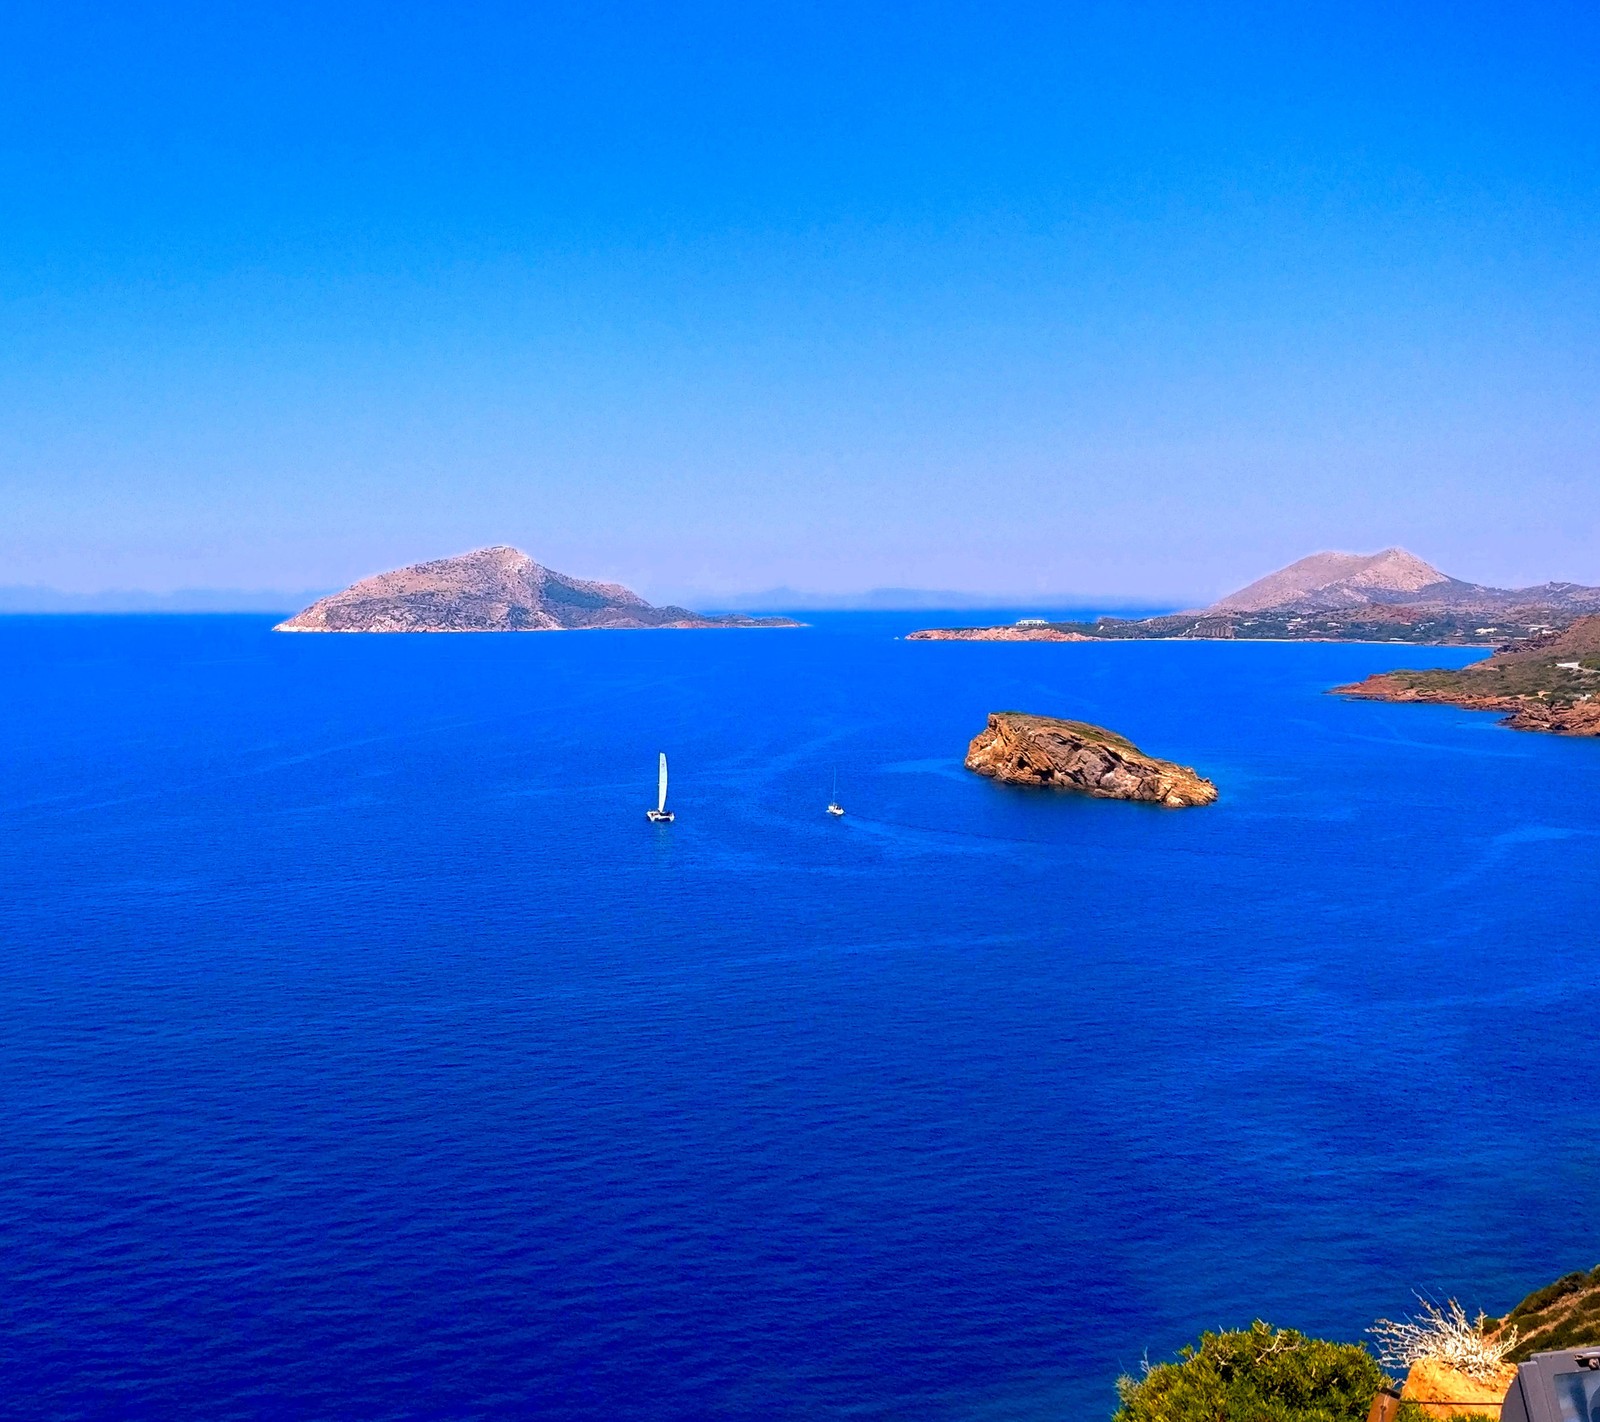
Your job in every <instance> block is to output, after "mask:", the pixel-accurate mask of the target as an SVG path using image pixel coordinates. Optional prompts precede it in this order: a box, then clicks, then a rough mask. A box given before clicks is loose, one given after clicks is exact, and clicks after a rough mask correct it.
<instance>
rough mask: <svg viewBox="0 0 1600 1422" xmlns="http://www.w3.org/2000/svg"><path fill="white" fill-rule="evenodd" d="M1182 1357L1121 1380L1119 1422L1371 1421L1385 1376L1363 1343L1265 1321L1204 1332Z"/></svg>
mask: <svg viewBox="0 0 1600 1422" xmlns="http://www.w3.org/2000/svg"><path fill="white" fill-rule="evenodd" d="M1178 1357H1179V1361H1177V1362H1175V1363H1160V1364H1158V1365H1157V1366H1155V1367H1152V1368H1150V1369H1149V1370H1148V1371H1147V1372H1146V1373H1145V1375H1144V1376H1143V1377H1142V1378H1123V1379H1121V1380H1120V1381H1119V1382H1118V1384H1117V1391H1118V1393H1119V1394H1120V1395H1121V1398H1122V1405H1121V1406H1120V1407H1119V1408H1118V1409H1117V1411H1116V1416H1115V1422H1366V1416H1367V1411H1368V1409H1369V1408H1370V1407H1371V1406H1372V1399H1373V1398H1374V1397H1376V1396H1377V1395H1378V1389H1379V1388H1380V1387H1382V1386H1383V1385H1384V1384H1385V1382H1386V1381H1387V1379H1386V1378H1385V1377H1384V1375H1383V1370H1382V1369H1381V1368H1380V1367H1379V1366H1378V1362H1377V1359H1376V1358H1374V1357H1373V1356H1372V1354H1371V1353H1369V1352H1367V1350H1366V1349H1365V1348H1364V1347H1362V1346H1361V1344H1359V1343H1330V1342H1327V1341H1326V1340H1325V1339H1321V1338H1307V1337H1306V1336H1305V1334H1303V1333H1296V1332H1295V1331H1294V1330H1293V1329H1292V1328H1284V1329H1276V1328H1272V1327H1271V1326H1269V1325H1268V1324H1265V1323H1262V1322H1261V1321H1260V1320H1257V1321H1256V1322H1255V1323H1253V1324H1252V1325H1251V1326H1250V1327H1249V1328H1248V1329H1246V1330H1241V1331H1238V1332H1233V1333H1204V1334H1201V1336H1200V1345H1199V1347H1197V1348H1185V1349H1184V1350H1183V1351H1182V1353H1180V1354H1179V1355H1178ZM1407 1410H1408V1411H1412V1410H1414V1409H1409V1408H1408V1409H1407Z"/></svg>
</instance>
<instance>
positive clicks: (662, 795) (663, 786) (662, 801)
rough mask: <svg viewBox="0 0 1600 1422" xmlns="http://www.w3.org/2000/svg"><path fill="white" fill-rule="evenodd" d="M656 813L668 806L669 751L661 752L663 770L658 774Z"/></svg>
mask: <svg viewBox="0 0 1600 1422" xmlns="http://www.w3.org/2000/svg"><path fill="white" fill-rule="evenodd" d="M656 791H657V794H656V813H657V814H658V815H659V814H660V813H661V812H662V811H663V810H665V809H666V808H667V753H666V752H665V751H662V752H661V772H660V774H659V775H657V776H656Z"/></svg>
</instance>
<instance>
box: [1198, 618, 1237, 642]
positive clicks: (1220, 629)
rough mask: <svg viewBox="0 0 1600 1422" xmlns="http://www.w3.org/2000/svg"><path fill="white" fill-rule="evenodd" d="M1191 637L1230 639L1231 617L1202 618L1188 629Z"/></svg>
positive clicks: (1231, 629) (1231, 630) (1231, 633)
mask: <svg viewBox="0 0 1600 1422" xmlns="http://www.w3.org/2000/svg"><path fill="white" fill-rule="evenodd" d="M1189 636H1191V637H1231V636H1233V619H1232V618H1231V617H1202V618H1201V619H1200V620H1199V621H1198V622H1196V623H1195V624H1194V626H1193V627H1191V628H1190V629H1189Z"/></svg>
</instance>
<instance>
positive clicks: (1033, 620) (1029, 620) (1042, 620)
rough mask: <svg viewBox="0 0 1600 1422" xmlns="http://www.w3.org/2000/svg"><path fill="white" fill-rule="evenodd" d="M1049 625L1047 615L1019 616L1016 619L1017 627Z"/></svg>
mask: <svg viewBox="0 0 1600 1422" xmlns="http://www.w3.org/2000/svg"><path fill="white" fill-rule="evenodd" d="M1049 625H1050V619H1049V618H1048V617H1019V618H1018V619H1017V621H1016V626H1018V627H1048V626H1049Z"/></svg>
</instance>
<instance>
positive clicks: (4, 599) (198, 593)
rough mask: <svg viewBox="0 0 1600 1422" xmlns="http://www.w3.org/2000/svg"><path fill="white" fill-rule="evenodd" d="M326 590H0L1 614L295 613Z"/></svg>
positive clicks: (23, 588) (33, 588)
mask: <svg viewBox="0 0 1600 1422" xmlns="http://www.w3.org/2000/svg"><path fill="white" fill-rule="evenodd" d="M329 591H331V589H327V588H323V589H316V590H311V589H301V590H299V591H296V592H282V591H274V590H273V589H271V588H178V589H175V590H174V591H172V592H142V591H140V590H138V589H133V588H120V589H111V590H108V591H104V592H62V591H61V590H60V589H58V588H38V587H0V613H6V612H275V613H287V612H296V611H298V610H299V609H300V608H302V607H304V606H306V605H307V604H308V603H311V602H314V601H316V599H317V598H319V597H322V596H324V595H325V594H326V593H327V592H329Z"/></svg>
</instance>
